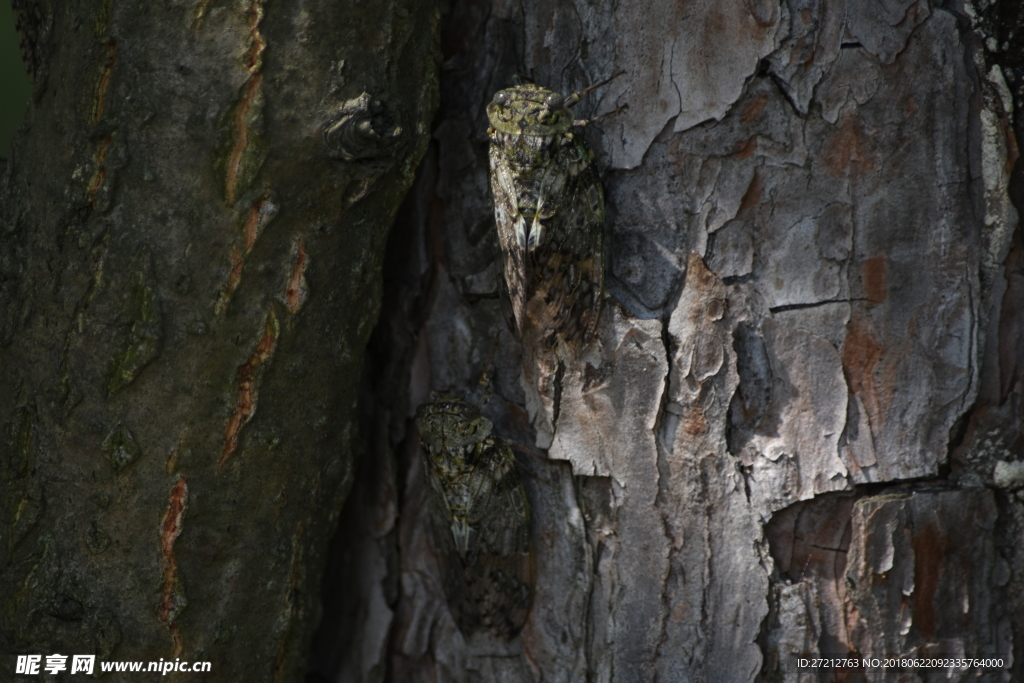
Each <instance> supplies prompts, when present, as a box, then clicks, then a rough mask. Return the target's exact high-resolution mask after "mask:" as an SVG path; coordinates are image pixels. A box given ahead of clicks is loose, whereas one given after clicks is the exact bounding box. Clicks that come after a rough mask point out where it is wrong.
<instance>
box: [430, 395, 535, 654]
mask: <svg viewBox="0 0 1024 683" xmlns="http://www.w3.org/2000/svg"><path fill="white" fill-rule="evenodd" d="M416 425H417V428H418V429H419V432H420V442H421V444H422V446H423V451H424V462H425V464H426V477H427V481H428V482H429V494H428V498H429V501H428V503H429V507H430V512H431V514H430V518H431V527H432V534H433V538H434V545H435V548H436V549H437V551H438V556H439V560H440V565H441V579H442V585H443V588H444V592H445V597H446V599H447V602H448V607H449V610H450V611H451V613H452V616H453V617H454V618H455V622H456V624H458V626H459V629H460V630H461V631H462V632H463V633H464V634H466V635H467V636H468V635H470V634H472V633H474V632H476V631H478V630H481V629H483V630H487V631H489V632H491V633H493V634H494V635H497V636H500V637H503V638H510V637H512V636H514V635H515V634H516V633H518V632H519V629H521V628H522V626H523V623H524V622H525V621H526V617H527V614H528V612H529V608H530V596H531V593H532V579H533V576H532V562H531V558H530V536H529V527H530V524H529V520H530V516H529V506H528V504H527V502H526V494H525V491H524V490H523V486H522V482H521V480H520V478H519V473H518V470H517V466H516V462H515V457H514V456H513V454H512V449H511V448H510V447H509V445H508V444H507V443H505V441H503V440H502V439H501V438H499V437H497V436H495V435H493V434H491V429H492V425H491V422H490V421H489V420H487V419H485V418H484V417H482V416H481V415H480V411H479V409H478V408H476V406H474V405H472V404H470V403H467V402H465V401H462V400H461V399H458V398H455V397H453V396H448V395H443V396H436V397H434V400H433V401H432V402H430V403H425V404H423V405H421V406H420V407H419V409H418V410H417V411H416Z"/></svg>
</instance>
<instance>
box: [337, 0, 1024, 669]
mask: <svg viewBox="0 0 1024 683" xmlns="http://www.w3.org/2000/svg"><path fill="white" fill-rule="evenodd" d="M1011 5H1013V4H1012V3H1007V2H1001V3H1000V2H995V3H988V2H979V3H975V5H973V6H972V5H971V4H970V3H933V2H929V0H885V1H884V2H875V3H868V2H861V1H860V0H820V1H819V0H810V1H806V2H805V1H803V0H787V1H786V2H782V3H781V4H776V3H773V2H770V1H765V2H760V1H754V2H740V1H739V0H735V1H733V0H725V1H723V0H714V1H712V0H707V1H703V0H701V1H697V2H690V3H685V4H679V5H665V4H663V3H654V2H642V1H638V2H629V3H609V2H587V3H583V2H570V1H564V2H554V3H546V2H545V3H542V2H533V1H532V0H526V1H524V2H522V3H503V2H494V3H490V2H485V1H482V0H481V1H479V2H463V3H454V4H453V5H452V6H451V8H450V9H449V10H448V11H447V13H446V14H445V15H444V17H443V20H442V23H443V29H442V47H443V50H444V59H445V62H444V68H443V70H442V78H441V93H442V94H441V105H440V112H439V116H438V119H437V122H436V124H435V128H434V135H433V143H432V146H431V151H430V152H429V153H428V155H427V157H426V160H425V163H424V166H423V168H422V169H421V172H420V174H419V178H418V181H417V184H416V186H415V189H414V191H413V192H412V193H411V194H410V198H409V200H408V201H407V203H406V210H405V211H403V213H402V215H401V216H400V219H399V221H398V223H397V225H396V229H395V232H394V233H393V236H392V239H393V241H392V244H391V247H390V249H389V253H390V256H391V257H390V258H389V260H388V265H387V266H386V275H385V278H386V282H387V283H388V284H387V286H386V293H385V304H384V312H383V317H382V320H381V323H380V324H379V326H378V329H377V331H376V333H375V336H374V338H373V339H374V341H373V343H372V344H371V347H372V352H371V357H372V362H371V368H372V374H373V381H372V382H371V388H370V389H369V390H368V392H367V393H366V394H365V395H364V396H365V398H366V401H367V406H368V411H367V413H368V414H372V415H373V416H374V417H373V420H372V426H371V427H370V428H369V429H370V430H371V432H370V434H371V435H372V436H371V440H372V444H373V448H374V449H375V450H374V451H373V454H372V456H368V459H367V460H366V461H365V462H364V463H363V466H362V469H361V470H360V475H359V476H360V477H366V478H365V480H364V481H365V482H366V485H365V486H359V489H360V495H359V496H353V497H352V498H351V499H350V501H349V505H348V507H347V509H346V511H345V513H344V519H346V520H349V521H347V522H345V523H344V524H343V527H344V528H345V535H344V536H343V537H339V540H338V544H337V546H336V548H335V556H334V560H333V562H334V566H335V567H337V571H338V573H337V576H338V577H339V579H338V581H339V585H342V586H345V587H346V591H344V592H334V593H333V597H331V600H333V602H332V603H331V604H332V605H333V609H334V610H335V614H337V615H338V616H337V617H336V620H335V621H334V622H332V624H333V625H332V624H325V628H324V629H322V630H321V632H320V634H319V638H318V643H319V644H320V645H319V651H320V652H321V653H327V652H328V651H329V652H330V653H331V654H330V655H329V656H328V655H326V654H325V655H324V656H323V657H322V658H321V659H319V660H318V661H319V663H320V667H321V668H320V669H319V670H320V671H321V672H322V673H323V674H324V675H325V676H326V677H327V678H328V679H329V680H338V681H371V680H382V679H386V680H394V681H449V680H451V681H476V680H486V681H535V680H545V681H549V680H555V681H616V682H617V683H620V682H624V681H654V680H659V681H688V680H706V681H777V680H785V681H806V680H868V681H895V680H897V678H898V677H899V676H900V675H903V676H904V677H903V678H899V680H933V679H932V678H930V676H933V675H935V674H934V672H932V673H928V672H926V671H924V670H920V671H916V672H914V671H900V670H898V669H895V668H893V667H889V668H884V667H880V666H878V667H876V666H867V667H864V666H857V667H854V670H853V671H850V672H847V673H846V674H841V673H838V672H835V671H821V672H818V671H812V670H809V669H803V670H801V669H798V668H797V666H796V657H797V656H801V657H807V658H813V657H816V656H820V655H841V656H847V655H854V656H856V657H857V658H858V660H859V659H860V658H861V657H885V656H918V657H921V656H930V655H947V656H956V655H959V656H964V655H966V656H982V657H985V656H993V655H994V656H997V657H1001V658H1002V661H1003V664H1002V665H1001V666H999V667H991V668H988V669H985V670H984V671H981V670H979V669H977V668H974V669H968V670H955V671H954V672H953V673H952V678H951V680H967V679H968V678H970V679H971V680H974V677H975V676H980V677H981V679H982V680H992V681H995V680H1014V679H1016V678H1020V677H1021V676H1022V675H1024V669H1022V668H1021V667H1022V664H1021V662H1022V658H1024V635H1022V634H1024V620H1022V616H1021V615H1022V614H1024V611H1022V609H1021V607H1022V606H1024V605H1022V602H1021V596H1022V594H1024V593H1022V587H1024V582H1022V581H1024V579H1022V577H1024V556H1022V555H1021V554H1020V552H1019V550H1018V546H1019V541H1018V539H1019V538H1020V536H1021V534H1022V533H1024V507H1022V497H1024V494H1022V493H1021V488H1022V486H1024V471H1022V470H1024V463H1022V458H1024V437H1022V422H1024V415H1022V405H1024V404H1022V401H1021V391H1022V387H1021V372H1020V368H1021V367H1024V335H1022V332H1021V320H1022V317H1021V315H1022V314H1021V311H1022V304H1024V287H1022V284H1021V283H1022V282H1024V280H1022V279H1021V278H1022V277H1024V275H1022V270H1021V269H1022V267H1024V262H1022V261H1021V253H1022V251H1021V249H1022V243H1021V237H1020V229H1019V227H1018V222H1017V212H1016V210H1015V208H1014V206H1013V205H1012V203H1011V201H1010V196H1011V195H1012V196H1015V197H1018V196H1024V195H1022V194H1021V189H1020V188H1022V187H1024V186H1022V185H1021V179H1020V171H1019V169H1018V167H1017V164H1016V160H1017V147H1016V142H1015V140H1016V137H1017V136H1015V131H1016V132H1017V133H1018V134H1019V133H1020V131H1021V126H1020V121H1021V118H1020V114H1019V112H1020V107H1021V106H1022V104H1024V102H1022V98H1021V86H1022V84H1024V80H1022V76H1024V72H1021V71H1020V69H1021V68H1022V67H1024V60H1021V61H1018V62H1013V61H1012V60H1013V59H1015V57H1013V55H1017V54H1018V52H1017V51H1018V50H1019V48H1020V45H1021V44H1022V43H1021V40H1022V38H1021V36H1022V35H1024V33H1022V32H1021V31H1020V29H1021V28H1022V27H1024V24H1022V16H1021V15H1020V14H1017V13H1015V12H1016V11H1017V10H1016V8H1015V6H1011ZM1014 26H1016V28H1015V29H1014V28H1013V27H1014ZM619 69H624V70H625V71H626V73H625V75H623V76H621V77H619V78H618V79H617V80H615V81H613V82H612V83H611V84H610V85H609V86H607V88H605V89H603V90H599V91H597V92H596V93H594V94H592V95H590V96H589V98H588V99H586V100H584V102H583V104H581V105H580V106H579V107H578V108H577V115H576V117H577V118H587V116H590V115H593V114H605V113H608V112H611V111H613V110H615V109H616V108H618V107H623V106H626V105H628V107H629V108H628V110H626V111H623V112H621V113H618V114H614V115H612V116H610V117H608V118H607V119H604V120H602V121H601V122H599V123H598V124H596V125H593V126H589V127H588V128H587V139H588V141H589V142H590V144H591V146H592V147H593V148H594V149H595V150H597V152H598V163H599V164H600V165H601V167H602V168H603V169H604V172H605V176H604V183H605V188H606V193H607V198H608V201H607V204H608V216H609V219H608V222H609V226H608V229H609V243H610V247H609V262H610V267H609V272H608V282H607V288H608V293H609V297H608V299H607V300H606V305H605V310H604V312H603V314H602V320H601V330H600V334H599V340H598V341H597V342H595V343H594V344H592V345H591V346H590V347H588V348H587V349H586V350H585V352H584V354H583V357H582V358H581V360H580V362H579V363H578V364H576V365H572V364H567V366H566V367H565V368H564V372H563V373H561V374H559V375H558V376H557V377H556V378H555V381H554V382H553V383H552V384H553V385H554V388H553V389H551V390H550V391H549V393H548V394H547V395H542V391H541V390H538V388H537V385H536V383H532V382H527V381H523V380H522V379H521V378H523V377H528V376H529V372H524V368H523V358H524V356H525V357H526V362H529V356H530V354H528V353H527V354H524V352H523V349H522V348H521V347H520V345H519V343H518V342H517V341H516V340H515V338H514V337H513V336H512V335H511V334H509V332H508V331H507V330H506V328H505V325H504V323H503V321H502V316H501V313H500V306H499V302H498V298H497V297H498V280H497V278H499V277H501V271H500V269H499V268H498V266H497V263H496V259H497V257H498V246H497V240H496V236H495V231H494V226H493V217H492V207H491V203H490V198H489V194H488V187H487V155H486V144H487V143H486V136H485V132H484V131H485V130H486V127H487V121H486V116H485V112H484V106H485V104H486V103H487V102H488V101H489V98H490V97H491V96H492V95H493V93H494V92H495V91H496V90H498V89H499V88H502V87H505V86H507V85H509V84H510V82H511V81H512V79H513V76H514V75H515V74H519V75H520V76H524V77H526V78H530V79H532V80H534V81H536V82H537V83H539V84H542V85H544V86H546V87H551V88H553V89H555V90H559V91H561V92H562V93H564V94H566V95H567V94H568V93H570V92H572V91H576V90H580V89H581V88H583V87H585V86H587V85H589V84H591V83H595V82H598V81H600V80H602V79H604V78H607V77H609V76H611V75H612V74H613V73H614V72H616V71H617V70H619ZM528 369H529V368H528ZM485 375H486V376H487V377H489V379H490V381H491V382H492V384H493V391H494V393H493V396H491V397H490V398H489V399H488V400H487V401H486V402H485V403H484V404H483V405H482V408H483V410H484V413H485V415H486V416H487V417H488V418H489V419H491V420H492V421H493V422H494V424H495V430H496V431H497V432H498V433H499V434H501V435H502V436H503V437H504V438H506V439H507V440H509V441H511V442H513V443H515V444H517V447H518V448H517V451H518V456H519V460H520V466H521V468H522V471H523V475H524V481H525V485H526V490H527V494H528V498H529V501H530V504H531V510H532V524H533V529H532V537H533V548H534V554H535V566H536V586H535V590H534V596H533V607H532V611H531V614H530V617H529V619H528V621H527V624H526V626H525V628H524V629H523V631H522V633H521V634H520V635H519V636H518V638H516V639H514V640H512V641H508V642H506V641H501V640H497V639H494V638H491V637H488V636H487V635H483V634H478V635H475V636H473V637H471V638H466V637H464V636H463V635H462V634H461V633H460V632H459V631H458V629H457V628H456V626H455V623H454V621H453V620H452V618H451V616H450V614H449V613H448V608H447V606H446V604H445V597H444V595H443V591H442V589H441V582H440V579H439V576H438V570H437V561H436V558H435V557H434V550H433V546H432V543H431V538H430V533H429V530H428V525H427V523H426V521H425V512H424V510H425V507H424V505H425V504H424V495H425V492H424V486H425V484H424V480H423V473H422V465H421V462H420V455H419V453H418V446H417V439H416V435H415V433H414V429H413V425H412V422H411V417H412V415H413V414H414V412H415V409H416V406H417V405H418V404H420V403H422V402H424V401H426V400H427V397H428V391H429V390H430V389H445V390H461V391H468V392H469V393H470V394H474V395H477V396H479V395H480V392H479V391H476V390H475V389H474V388H475V387H476V386H477V384H478V382H479V380H480V378H481V377H482V376H485ZM485 393H486V392H485ZM328 590H329V592H330V589H328ZM844 675H845V676H848V677H847V678H843V677H842V676H844ZM943 675H945V673H943ZM943 680H945V679H943Z"/></svg>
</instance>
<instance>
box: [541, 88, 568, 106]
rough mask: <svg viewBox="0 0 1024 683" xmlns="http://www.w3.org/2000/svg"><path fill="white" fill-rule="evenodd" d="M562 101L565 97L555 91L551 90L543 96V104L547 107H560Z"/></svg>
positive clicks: (563, 101)
mask: <svg viewBox="0 0 1024 683" xmlns="http://www.w3.org/2000/svg"><path fill="white" fill-rule="evenodd" d="M564 103H565V98H563V97H562V96H561V95H560V94H558V93H556V92H553V93H551V94H549V95H548V96H547V97H545V98H544V106H545V107H546V108H548V109H561V108H562V105H563V104H564Z"/></svg>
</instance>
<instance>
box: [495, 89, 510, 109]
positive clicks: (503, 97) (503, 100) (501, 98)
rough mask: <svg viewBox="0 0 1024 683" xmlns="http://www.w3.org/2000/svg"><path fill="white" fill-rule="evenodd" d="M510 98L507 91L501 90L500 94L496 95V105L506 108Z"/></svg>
mask: <svg viewBox="0 0 1024 683" xmlns="http://www.w3.org/2000/svg"><path fill="white" fill-rule="evenodd" d="M508 97H509V95H508V91H507V90H499V91H498V92H496V93H494V103H495V104H497V105H500V106H502V107H504V106H505V105H506V104H508Z"/></svg>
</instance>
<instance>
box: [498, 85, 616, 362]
mask: <svg viewBox="0 0 1024 683" xmlns="http://www.w3.org/2000/svg"><path fill="white" fill-rule="evenodd" d="M598 85H603V84H598ZM594 87H597V86H594ZM584 92H586V91H584ZM581 94H582V93H580V94H576V95H571V96H570V97H569V98H563V97H562V96H561V95H560V94H558V93H556V92H552V91H550V90H547V89H546V88H542V87H539V86H536V85H519V86H515V87H512V88H508V89H505V90H500V91H498V93H496V94H495V95H494V99H493V100H492V101H491V103H490V104H488V105H487V118H488V119H489V120H490V124H491V127H490V128H489V129H488V135H489V136H490V140H491V148H490V162H491V191H492V192H493V194H494V218H495V222H496V223H497V226H498V240H499V242H500V243H501V251H502V256H503V258H504V270H505V285H506V294H507V296H506V297H504V299H505V301H506V302H507V303H508V304H509V306H508V308H509V309H510V311H509V312H508V314H507V316H506V317H507V318H508V319H509V325H510V326H511V327H512V328H513V329H514V331H516V332H517V333H518V334H519V335H522V334H523V333H524V330H525V329H526V328H527V327H532V328H533V330H532V334H531V335H530V336H531V337H532V338H533V339H534V340H535V341H537V342H540V343H542V344H547V345H554V343H555V342H556V338H555V335H557V336H558V337H560V338H561V341H563V342H565V343H568V344H574V343H577V342H579V341H583V342H584V343H586V342H587V341H589V339H590V338H591V337H592V336H593V334H594V331H595V330H596V328H597V320H598V317H599V315H600V312H601V295H602V289H603V286H604V191H603V190H602V188H601V182H600V179H599V178H598V176H597V171H596V169H595V167H594V154H593V152H591V150H590V149H589V148H588V147H587V145H586V143H585V142H584V141H583V136H582V134H581V131H580V130H579V129H578V128H576V129H574V126H578V125H580V124H582V122H574V121H573V117H572V111H571V109H572V107H573V106H574V105H575V104H576V103H577V102H578V101H579V98H580V95H581Z"/></svg>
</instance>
